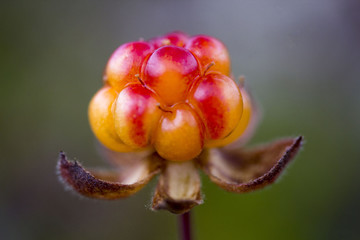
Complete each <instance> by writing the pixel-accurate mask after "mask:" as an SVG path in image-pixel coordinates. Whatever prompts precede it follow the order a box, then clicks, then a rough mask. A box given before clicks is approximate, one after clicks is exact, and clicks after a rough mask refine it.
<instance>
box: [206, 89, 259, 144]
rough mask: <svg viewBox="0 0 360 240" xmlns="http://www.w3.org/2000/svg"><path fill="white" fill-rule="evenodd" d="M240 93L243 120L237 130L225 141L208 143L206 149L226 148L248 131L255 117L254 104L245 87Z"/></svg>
mask: <svg viewBox="0 0 360 240" xmlns="http://www.w3.org/2000/svg"><path fill="white" fill-rule="evenodd" d="M240 92H241V96H242V99H243V112H242V115H241V119H240V121H239V123H238V124H237V126H236V128H235V129H234V130H233V131H232V132H231V133H230V135H228V136H226V137H225V138H223V139H218V140H213V141H209V142H207V144H206V145H205V147H208V148H214V147H223V146H226V145H228V144H230V143H232V142H235V141H236V140H237V139H238V138H239V137H240V136H241V135H242V134H243V133H244V132H245V130H246V129H247V127H248V125H249V123H250V119H251V118H252V115H253V112H252V111H253V110H252V102H251V98H250V96H249V93H247V92H246V90H245V89H244V88H243V87H242V88H241V89H240Z"/></svg>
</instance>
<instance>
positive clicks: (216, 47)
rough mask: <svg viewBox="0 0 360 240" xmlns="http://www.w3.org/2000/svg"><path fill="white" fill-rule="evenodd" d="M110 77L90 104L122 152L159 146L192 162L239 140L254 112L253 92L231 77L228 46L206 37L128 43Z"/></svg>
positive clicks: (104, 133) (93, 118)
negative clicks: (207, 149)
mask: <svg viewBox="0 0 360 240" xmlns="http://www.w3.org/2000/svg"><path fill="white" fill-rule="evenodd" d="M104 82H105V86H104V87H103V88H102V89H100V90H99V91H98V92H97V93H96V95H95V96H94V97H93V99H92V101H91V103H90V106H89V119H90V125H91V127H92V130H93V132H94V133H95V135H96V137H97V138H98V139H99V141H100V142H101V143H102V144H104V145H105V146H106V147H108V148H110V149H112V150H114V151H118V152H129V151H137V150H141V149H145V148H154V149H155V150H156V151H157V153H158V154H159V155H160V156H161V157H163V158H164V159H166V160H170V161H187V160H191V159H193V158H195V157H197V156H198V155H199V154H200V153H201V151H202V149H203V148H204V147H219V146H223V145H226V144H228V143H230V142H232V141H234V140H236V139H237V138H238V137H239V136H240V135H241V134H242V133H243V132H244V130H245V128H246V127H247V125H248V122H249V118H250V114H251V103H250V98H249V96H248V94H247V93H246V92H245V90H244V89H243V88H241V87H238V86H237V85H236V84H235V82H234V81H233V80H232V79H231V78H230V59H229V54H228V51H227V49H226V47H225V46H224V44H223V43H221V42H220V41H219V40H217V39H215V38H213V37H209V36H205V35H198V36H193V37H190V36H188V35H186V34H184V33H182V32H173V33H170V34H167V35H165V36H162V37H157V38H154V39H151V40H149V41H137V42H130V43H126V44H123V45H121V46H120V47H119V48H118V49H116V50H115V52H114V53H113V54H112V56H111V57H110V59H109V61H108V63H107V66H106V69H105V73H104Z"/></svg>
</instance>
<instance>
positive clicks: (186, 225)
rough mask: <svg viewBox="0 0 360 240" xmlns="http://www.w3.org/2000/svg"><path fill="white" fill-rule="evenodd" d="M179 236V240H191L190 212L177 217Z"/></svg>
mask: <svg viewBox="0 0 360 240" xmlns="http://www.w3.org/2000/svg"><path fill="white" fill-rule="evenodd" d="M178 224H179V234H180V239H181V240H191V239H192V233H191V215H190V211H189V212H186V213H184V214H181V215H179V216H178Z"/></svg>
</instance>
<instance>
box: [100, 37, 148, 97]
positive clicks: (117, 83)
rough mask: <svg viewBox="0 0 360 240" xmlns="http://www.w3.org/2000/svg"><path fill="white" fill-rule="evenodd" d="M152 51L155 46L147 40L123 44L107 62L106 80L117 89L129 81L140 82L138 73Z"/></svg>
mask: <svg viewBox="0 0 360 240" xmlns="http://www.w3.org/2000/svg"><path fill="white" fill-rule="evenodd" d="M152 51H153V47H152V46H151V45H150V44H148V43H147V42H130V43H126V44H123V45H121V46H120V47H119V48H118V49H116V50H115V52H114V53H113V54H112V56H111V57H110V59H109V61H108V63H107V66H106V69H105V75H104V81H105V82H107V83H109V84H110V85H111V86H112V87H113V88H115V89H116V90H121V89H122V88H123V87H124V86H125V85H126V84H127V83H129V82H138V79H137V78H136V74H138V73H139V72H140V68H141V66H142V63H143V61H144V60H145V59H146V57H147V56H149V55H150V54H151V53H152Z"/></svg>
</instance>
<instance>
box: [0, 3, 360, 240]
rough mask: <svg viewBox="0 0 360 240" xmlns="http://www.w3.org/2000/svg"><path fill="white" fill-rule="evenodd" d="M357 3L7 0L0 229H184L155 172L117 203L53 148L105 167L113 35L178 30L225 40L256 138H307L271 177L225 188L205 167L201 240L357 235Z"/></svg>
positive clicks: (66, 233)
mask: <svg viewBox="0 0 360 240" xmlns="http://www.w3.org/2000/svg"><path fill="white" fill-rule="evenodd" d="M359 12H360V2H359V1H337V0H319V1H311V0H305V1H285V0H273V1H266V0H262V1H251V0H247V1H238V0H232V1H214V0H194V1H190V0H185V1H165V0H154V1H146V0H143V1H100V0H96V1H95V0H92V1H1V3H0V30H1V32H0V34H1V38H0V79H1V82H0V84H1V85H0V107H1V108H0V109H1V113H0V136H1V138H0V154H1V160H0V186H1V192H0V238H1V239H176V238H177V228H176V218H175V216H174V215H171V214H169V213H167V212H158V213H154V212H151V211H150V210H149V209H148V207H147V206H148V205H149V203H150V198H151V193H152V191H153V189H154V187H155V184H156V181H152V182H151V184H150V185H149V186H147V187H146V188H145V189H143V190H142V191H141V192H140V193H139V194H136V195H135V196H133V197H131V198H129V199H125V200H120V201H95V200H87V199H80V198H79V197H77V196H75V195H73V194H71V193H69V192H66V191H65V190H64V188H63V186H62V185H61V184H60V183H59V182H58V179H57V176H56V174H55V164H56V160H57V154H58V152H59V150H65V151H66V152H67V153H68V155H69V157H70V158H78V159H79V160H80V161H82V162H83V163H84V164H85V165H86V166H98V165H104V163H103V162H102V160H101V157H100V156H99V154H98V153H97V151H96V149H95V141H94V137H93V135H92V133H91V131H90V128H89V125H88V120H87V106H88V103H89V101H90V99H91V97H92V95H93V94H94V93H95V92H96V91H97V89H99V88H100V87H101V85H102V81H101V79H102V71H103V68H104V66H105V64H106V61H107V59H108V58H109V56H110V54H111V53H112V51H113V50H115V48H116V47H117V46H119V45H120V44H122V43H125V42H128V41H134V40H137V39H139V38H140V37H143V38H145V39H148V38H151V37H154V36H157V35H161V34H165V33H167V32H169V31H173V30H182V31H185V32H188V33H189V34H192V35H195V34H199V33H204V34H209V35H213V36H215V37H217V38H219V39H221V40H222V41H223V42H224V43H225V44H226V45H227V46H228V49H229V52H230V55H231V57H232V68H233V72H234V74H235V76H238V75H240V74H243V75H245V76H246V78H247V80H246V81H247V84H248V86H249V87H250V88H251V89H252V91H253V93H254V95H255V96H256V98H257V99H258V101H259V102H260V104H261V106H262V109H263V119H262V122H261V124H260V126H259V128H258V131H257V133H256V136H255V137H254V139H253V140H252V141H251V144H256V143H261V142H266V141H270V140H272V139H275V138H279V137H282V136H296V135H299V134H302V135H304V136H305V139H306V144H305V146H304V149H303V151H301V153H300V155H299V156H298V157H297V159H296V161H295V163H294V164H292V165H291V166H290V168H288V170H287V172H286V174H284V176H283V177H282V178H281V181H279V182H278V183H277V184H275V185H273V186H272V187H270V188H267V189H265V190H263V191H259V192H256V193H251V194H244V195H237V194H232V193H227V192H225V191H223V190H222V189H220V188H218V187H217V186H215V185H214V184H212V183H211V182H210V181H209V180H208V178H207V177H206V176H204V175H203V177H202V178H203V188H202V190H203V193H204V194H205V196H206V197H205V204H203V205H201V206H198V207H196V208H195V210H194V212H193V213H194V215H193V216H194V221H195V235H196V237H197V239H359V238H360V229H359V225H360V220H359V219H360V218H359V217H360V216H359V213H360V204H359V203H360V191H359V190H360V188H359V187H360V184H359V181H360V180H359V177H358V176H359V169H360V147H359V142H360V127H359V123H360V121H359V119H360V107H359V106H360V94H359V90H360V14H359Z"/></svg>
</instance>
